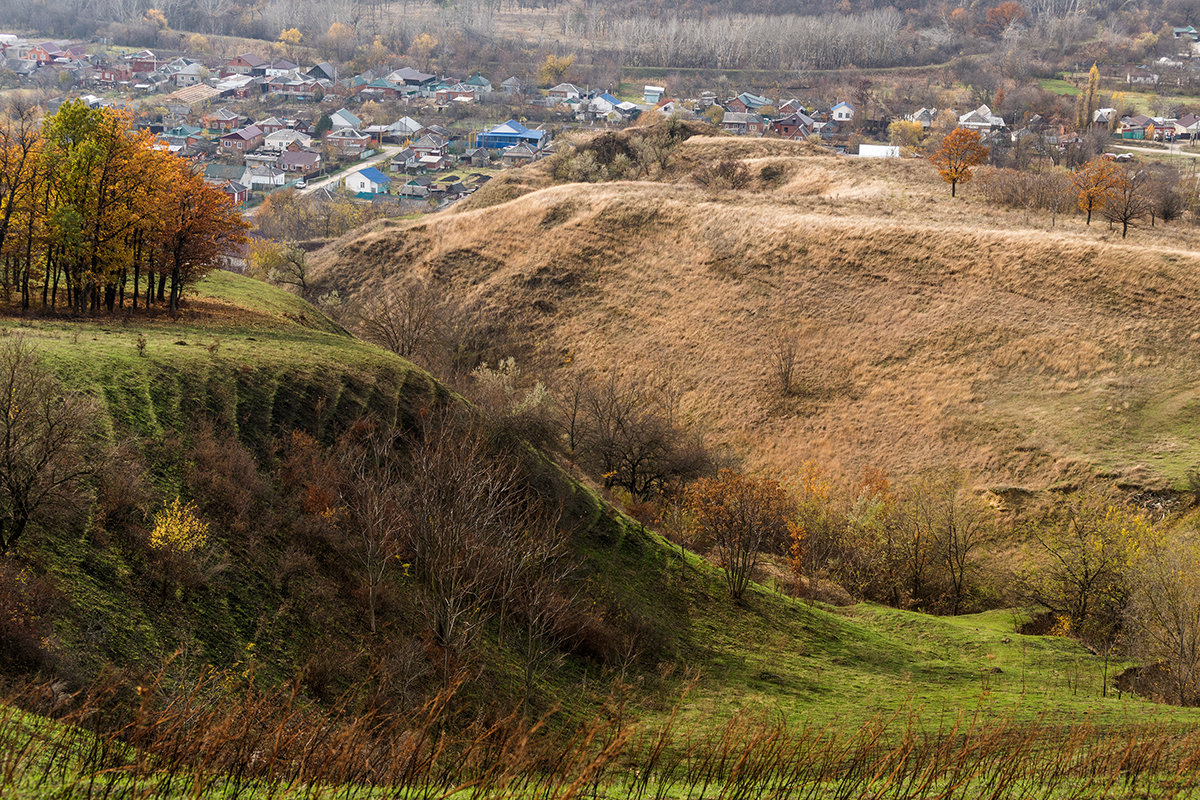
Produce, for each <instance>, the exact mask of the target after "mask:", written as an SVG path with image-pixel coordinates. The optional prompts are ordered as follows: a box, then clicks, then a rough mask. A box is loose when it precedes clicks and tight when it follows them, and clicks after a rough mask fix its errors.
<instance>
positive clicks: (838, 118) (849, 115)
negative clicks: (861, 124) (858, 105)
mask: <svg viewBox="0 0 1200 800" xmlns="http://www.w3.org/2000/svg"><path fill="white" fill-rule="evenodd" d="M829 118H830V119H831V120H833V121H834V122H849V121H850V120H852V119H854V106H852V105H850V104H849V103H847V102H846V101H845V100H842V101H840V102H837V103H834V104H833V106H831V107H830V109H829Z"/></svg>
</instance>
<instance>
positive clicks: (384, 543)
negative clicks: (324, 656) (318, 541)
mask: <svg viewBox="0 0 1200 800" xmlns="http://www.w3.org/2000/svg"><path fill="white" fill-rule="evenodd" d="M394 439H395V432H394V431H393V430H391V429H390V428H387V427H381V426H378V425H366V426H360V428H358V429H355V430H352V431H351V432H350V434H348V435H347V437H346V438H345V439H343V440H342V442H341V447H340V448H339V456H340V459H339V460H340V461H341V463H342V468H343V474H344V485H343V488H342V502H343V504H344V507H345V509H346V512H347V516H348V520H347V521H348V522H349V526H350V529H351V530H352V532H353V534H354V537H355V539H356V541H355V548H354V551H355V554H356V556H357V558H358V560H359V564H360V566H361V567H362V574H363V578H364V580H365V582H366V585H367V610H368V619H369V624H370V627H371V633H376V632H377V630H378V626H377V607H378V604H379V592H380V589H381V588H382V587H383V584H384V581H385V580H386V578H387V576H388V573H389V571H390V570H391V568H392V567H393V566H394V564H395V561H396V557H397V556H398V555H399V554H400V551H401V539H400V533H401V525H402V520H403V517H402V514H401V507H400V484H401V476H400V472H399V469H398V467H397V463H396V458H395V456H394V454H393V453H392V442H393V440H394Z"/></svg>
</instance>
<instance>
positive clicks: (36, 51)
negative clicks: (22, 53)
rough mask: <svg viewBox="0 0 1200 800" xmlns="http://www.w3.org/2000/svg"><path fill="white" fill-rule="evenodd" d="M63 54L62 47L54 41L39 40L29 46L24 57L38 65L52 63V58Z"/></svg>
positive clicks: (42, 65)
mask: <svg viewBox="0 0 1200 800" xmlns="http://www.w3.org/2000/svg"><path fill="white" fill-rule="evenodd" d="M63 55H64V51H63V49H62V48H61V47H60V46H59V45H58V44H57V43H55V42H41V43H39V44H35V45H34V46H33V47H31V48H29V52H28V54H26V58H28V59H29V60H30V61H34V62H36V63H37V65H38V66H39V67H44V66H46V65H47V64H53V63H54V59H56V58H60V57H61V56H63Z"/></svg>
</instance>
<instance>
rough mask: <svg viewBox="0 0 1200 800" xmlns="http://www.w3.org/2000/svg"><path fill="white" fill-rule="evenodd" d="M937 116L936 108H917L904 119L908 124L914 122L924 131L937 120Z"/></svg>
mask: <svg viewBox="0 0 1200 800" xmlns="http://www.w3.org/2000/svg"><path fill="white" fill-rule="evenodd" d="M937 115H938V110H937V109H936V108H918V109H917V110H916V111H914V112H913V113H911V114H908V115H907V116H905V117H904V118H905V119H906V120H908V121H909V122H916V123H917V124H919V125H920V126H921V127H922V128H924V129H925V130H929V129H930V128H931V127H933V123H934V122H935V121H936V120H937Z"/></svg>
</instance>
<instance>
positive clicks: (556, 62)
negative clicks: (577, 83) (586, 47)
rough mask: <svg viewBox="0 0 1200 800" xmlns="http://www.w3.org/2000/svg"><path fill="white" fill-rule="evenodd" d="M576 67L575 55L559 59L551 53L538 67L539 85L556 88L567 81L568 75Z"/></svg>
mask: <svg viewBox="0 0 1200 800" xmlns="http://www.w3.org/2000/svg"><path fill="white" fill-rule="evenodd" d="M574 65H575V54H574V53H572V54H571V55H569V56H566V57H564V58H559V57H558V56H556V55H554V54H553V53H551V54H550V55H548V56H546V60H545V61H543V62H542V65H541V66H540V67H538V83H539V84H541V85H542V86H545V87H547V88H549V87H552V86H556V85H558V84H560V83H562V82H563V81H565V80H566V79H567V74H568V73H569V72H570V71H571V67H572V66H574Z"/></svg>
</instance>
